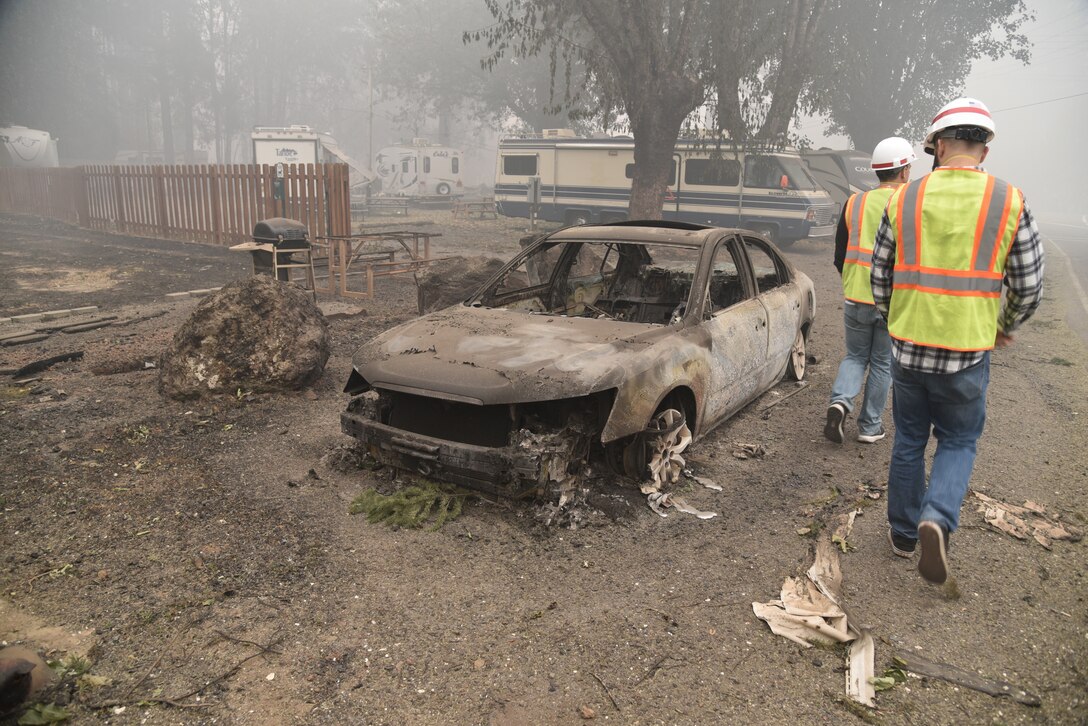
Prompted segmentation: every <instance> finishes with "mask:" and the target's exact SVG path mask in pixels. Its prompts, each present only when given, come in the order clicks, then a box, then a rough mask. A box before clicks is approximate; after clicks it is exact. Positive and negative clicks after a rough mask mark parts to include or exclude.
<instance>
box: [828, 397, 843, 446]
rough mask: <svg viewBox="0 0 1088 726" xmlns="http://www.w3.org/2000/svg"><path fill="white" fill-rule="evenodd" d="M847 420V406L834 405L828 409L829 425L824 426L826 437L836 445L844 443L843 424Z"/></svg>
mask: <svg viewBox="0 0 1088 726" xmlns="http://www.w3.org/2000/svg"><path fill="white" fill-rule="evenodd" d="M845 420H846V406H843V405H842V404H841V403H833V404H831V405H830V406H828V407H827V423H825V424H824V436H825V437H826V438H827V439H829V440H831V441H834V442H835V443H836V444H841V443H842V442H843V435H842V423H843V421H845Z"/></svg>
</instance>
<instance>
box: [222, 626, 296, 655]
mask: <svg viewBox="0 0 1088 726" xmlns="http://www.w3.org/2000/svg"><path fill="white" fill-rule="evenodd" d="M212 632H214V633H215V634H216V635H218V636H219V637H220V638H222V639H223V640H229V641H230V642H232V643H238V644H239V645H252V646H253V647H255V648H260V649H261V650H262V651H264V652H265V653H275V654H276V655H283V651H282V650H276V649H275V648H273V647H272V646H270V645H261V644H260V643H254V642H253V641H252V640H244V639H242V638H235V637H234V636H233V635H227V634H226V633H224V632H223V631H222V630H215V631H212Z"/></svg>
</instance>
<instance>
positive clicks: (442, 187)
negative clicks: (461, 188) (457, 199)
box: [434, 182, 451, 197]
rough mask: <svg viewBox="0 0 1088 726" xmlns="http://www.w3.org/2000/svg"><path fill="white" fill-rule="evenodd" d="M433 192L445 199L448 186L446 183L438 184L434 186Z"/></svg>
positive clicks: (448, 190)
mask: <svg viewBox="0 0 1088 726" xmlns="http://www.w3.org/2000/svg"><path fill="white" fill-rule="evenodd" d="M434 190H435V192H436V193H437V194H438V195H439V196H442V197H446V196H449V193H450V191H451V188H450V185H449V184H447V183H446V182H439V183H438V186H436V187H435V188H434Z"/></svg>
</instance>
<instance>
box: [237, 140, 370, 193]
mask: <svg viewBox="0 0 1088 726" xmlns="http://www.w3.org/2000/svg"><path fill="white" fill-rule="evenodd" d="M250 139H251V140H252V142H253V163H254V164H267V165H269V166H275V165H276V164H347V165H348V167H349V169H350V172H351V183H352V185H353V186H355V185H357V184H363V183H367V182H371V181H373V180H374V178H375V174H374V172H372V171H371V170H370V169H369V168H367V167H366V166H363V165H362V164H359V163H357V162H356V161H355V160H354V159H352V158H351V157H350V156H348V155H347V153H345V152H344V150H343V149H342V148H340V145H339V144H337V143H336V139H334V138H333V137H332V136H330V135H329V134H326V133H320V132H317V131H314V130H313V129H312V128H311V127H309V126H300V125H296V126H256V127H254V129H253V133H251V134H250Z"/></svg>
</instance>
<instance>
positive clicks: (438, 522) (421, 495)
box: [348, 481, 472, 532]
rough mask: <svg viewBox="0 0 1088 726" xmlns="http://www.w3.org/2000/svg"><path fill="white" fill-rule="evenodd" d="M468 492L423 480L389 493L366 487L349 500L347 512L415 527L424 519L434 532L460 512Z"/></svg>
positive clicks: (370, 520) (421, 524) (376, 520)
mask: <svg viewBox="0 0 1088 726" xmlns="http://www.w3.org/2000/svg"><path fill="white" fill-rule="evenodd" d="M470 496H472V493H471V492H468V491H466V490H464V489H460V488H458V487H454V486H449V485H445V484H438V483H436V482H432V481H425V482H421V483H418V484H412V485H411V486H407V487H405V488H404V489H401V490H399V491H397V492H394V493H392V494H381V493H380V492H378V491H375V490H374V489H367V490H366V491H364V492H363V493H362V494H360V495H359V496H357V497H356V498H355V500H354V501H352V503H351V506H350V507H349V508H348V513H349V514H366V519H367V521H368V522H383V523H385V524H387V525H389V526H398V527H408V528H411V529H419V528H420V527H422V526H423V525H424V524H426V523H427V522H428V521H431V522H432V524H431V526H430V527H429V528H428V531H430V532H435V531H437V530H438V529H440V528H441V527H442V525H444V524H445V523H446V522H448V521H450V520H453V519H456V518H457V516H458V515H460V514H461V509H462V507H463V506H464V503H465V499H467V498H468V497H470Z"/></svg>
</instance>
